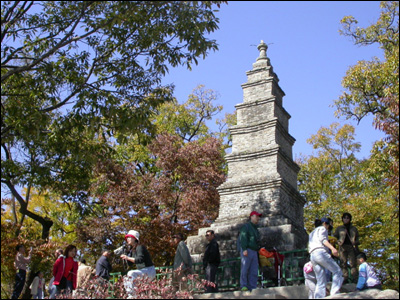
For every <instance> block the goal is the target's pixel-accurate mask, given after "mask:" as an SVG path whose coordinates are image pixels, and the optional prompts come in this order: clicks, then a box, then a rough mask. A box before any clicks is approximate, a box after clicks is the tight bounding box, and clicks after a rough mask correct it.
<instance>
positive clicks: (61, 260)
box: [12, 230, 220, 299]
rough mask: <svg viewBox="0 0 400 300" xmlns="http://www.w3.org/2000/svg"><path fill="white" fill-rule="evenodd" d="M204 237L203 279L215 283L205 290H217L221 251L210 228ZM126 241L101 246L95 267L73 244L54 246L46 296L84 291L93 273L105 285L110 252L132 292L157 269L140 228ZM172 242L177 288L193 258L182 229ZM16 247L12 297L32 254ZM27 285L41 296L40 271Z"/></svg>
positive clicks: (182, 283)
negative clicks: (119, 261) (116, 245)
mask: <svg viewBox="0 0 400 300" xmlns="http://www.w3.org/2000/svg"><path fill="white" fill-rule="evenodd" d="M206 239H207V240H208V242H209V243H208V246H207V249H206V252H205V255H204V260H203V266H204V270H205V272H206V280H208V281H210V282H213V283H214V284H213V285H210V286H207V291H208V292H213V291H216V290H217V288H216V286H215V275H216V271H217V268H218V265H219V263H220V252H219V247H218V243H217V242H216V241H215V234H214V232H213V231H212V230H209V231H207V233H206ZM125 241H126V244H124V245H123V246H122V247H120V248H118V249H116V250H114V251H110V250H108V249H104V250H103V252H102V255H101V257H100V258H99V259H98V260H97V262H96V269H93V268H92V267H90V266H88V265H86V261H85V260H84V259H82V260H81V261H79V262H78V261H77V260H76V259H75V256H76V254H77V248H76V246H74V245H69V246H67V247H66V249H65V250H62V249H57V250H56V251H55V254H54V255H55V259H56V260H55V263H54V265H53V271H52V273H53V277H52V278H51V280H50V283H49V288H48V291H49V299H54V298H55V297H56V296H57V295H60V294H65V293H71V292H76V291H80V292H84V290H82V288H84V287H85V284H86V283H87V282H88V281H89V280H90V278H92V275H95V276H96V278H97V281H98V283H99V284H106V285H107V284H108V282H109V279H110V273H111V271H112V266H111V262H110V258H111V255H112V253H114V254H116V255H118V256H119V258H120V259H122V261H123V263H124V264H125V265H126V266H127V267H128V268H130V269H131V270H129V271H128V273H127V276H126V277H125V278H124V287H125V290H126V292H127V293H128V294H130V295H133V294H134V289H133V288H134V283H135V279H137V278H138V277H141V276H147V277H149V278H150V279H154V278H155V277H156V269H155V267H154V264H153V261H152V259H151V255H150V253H149V251H148V250H147V248H146V246H145V245H143V244H141V243H140V234H139V232H138V231H136V230H130V231H129V232H128V233H127V234H126V235H125ZM172 242H173V244H174V245H175V246H176V247H177V249H176V254H175V258H174V265H173V270H174V272H173V277H172V280H173V285H174V286H175V287H176V289H177V290H178V289H187V275H189V274H191V273H192V258H191V256H190V253H189V249H188V247H187V246H186V243H185V242H184V236H183V234H182V233H177V234H175V235H173V236H172ZM16 250H17V254H16V257H15V263H14V264H15V267H16V269H17V273H16V278H15V286H14V291H13V294H12V299H18V297H19V296H20V294H21V292H22V290H23V287H24V284H25V281H26V270H27V265H28V264H29V263H30V261H31V257H32V248H31V250H30V251H29V255H28V256H27V257H25V247H24V246H23V245H18V246H17V248H16ZM133 265H136V269H133ZM30 289H31V294H32V297H33V298H34V299H43V296H44V291H45V282H44V278H43V272H42V271H38V272H37V273H36V274H35V277H34V280H33V282H32V284H31V285H30Z"/></svg>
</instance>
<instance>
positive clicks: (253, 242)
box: [239, 211, 261, 291]
mask: <svg viewBox="0 0 400 300" xmlns="http://www.w3.org/2000/svg"><path fill="white" fill-rule="evenodd" d="M260 217H261V214H260V213H259V212H257V211H252V212H251V213H250V222H248V223H246V224H245V225H244V226H243V227H242V228H241V229H240V235H239V239H240V248H241V249H240V257H241V269H240V288H241V290H242V291H252V290H254V289H255V288H257V279H258V251H259V250H260V248H261V245H260V232H259V231H258V229H257V226H256V225H257V224H258V221H259V219H260Z"/></svg>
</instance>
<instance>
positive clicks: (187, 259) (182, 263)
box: [172, 233, 193, 290]
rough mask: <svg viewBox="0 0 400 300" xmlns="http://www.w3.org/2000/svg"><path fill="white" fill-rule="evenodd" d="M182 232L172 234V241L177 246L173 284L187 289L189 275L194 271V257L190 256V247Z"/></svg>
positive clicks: (178, 287) (177, 287)
mask: <svg viewBox="0 0 400 300" xmlns="http://www.w3.org/2000/svg"><path fill="white" fill-rule="evenodd" d="M183 239H184V236H183V234H182V233H177V234H175V235H173V236H172V243H173V244H174V246H177V247H176V252H175V258H174V267H173V274H172V284H173V286H174V287H175V289H179V290H187V288H188V286H187V277H186V276H187V275H189V274H191V273H192V265H193V262H192V257H191V256H190V253H189V249H188V247H187V246H186V244H185V241H184V240H183Z"/></svg>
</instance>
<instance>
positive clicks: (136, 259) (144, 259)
mask: <svg viewBox="0 0 400 300" xmlns="http://www.w3.org/2000/svg"><path fill="white" fill-rule="evenodd" d="M125 240H126V243H127V244H128V245H129V246H130V247H131V249H132V251H131V252H129V255H126V254H121V256H120V258H121V259H123V260H126V261H127V262H128V264H129V265H130V266H132V265H133V264H136V270H131V271H128V274H127V277H126V278H125V282H124V285H125V289H126V291H127V292H128V293H130V294H133V287H134V281H135V280H136V279H137V278H138V277H143V276H148V277H149V278H151V279H153V278H155V277H156V269H155V267H154V264H153V261H152V260H151V256H150V253H149V251H148V250H147V248H146V247H145V246H144V245H142V244H140V242H139V232H137V231H136V230H129V232H128V233H127V234H126V235H125Z"/></svg>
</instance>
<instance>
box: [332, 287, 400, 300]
mask: <svg viewBox="0 0 400 300" xmlns="http://www.w3.org/2000/svg"><path fill="white" fill-rule="evenodd" d="M324 299H399V292H397V291H395V290H383V291H381V290H377V289H370V290H365V291H355V292H349V293H340V294H336V295H332V296H328V297H326V298H324Z"/></svg>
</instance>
